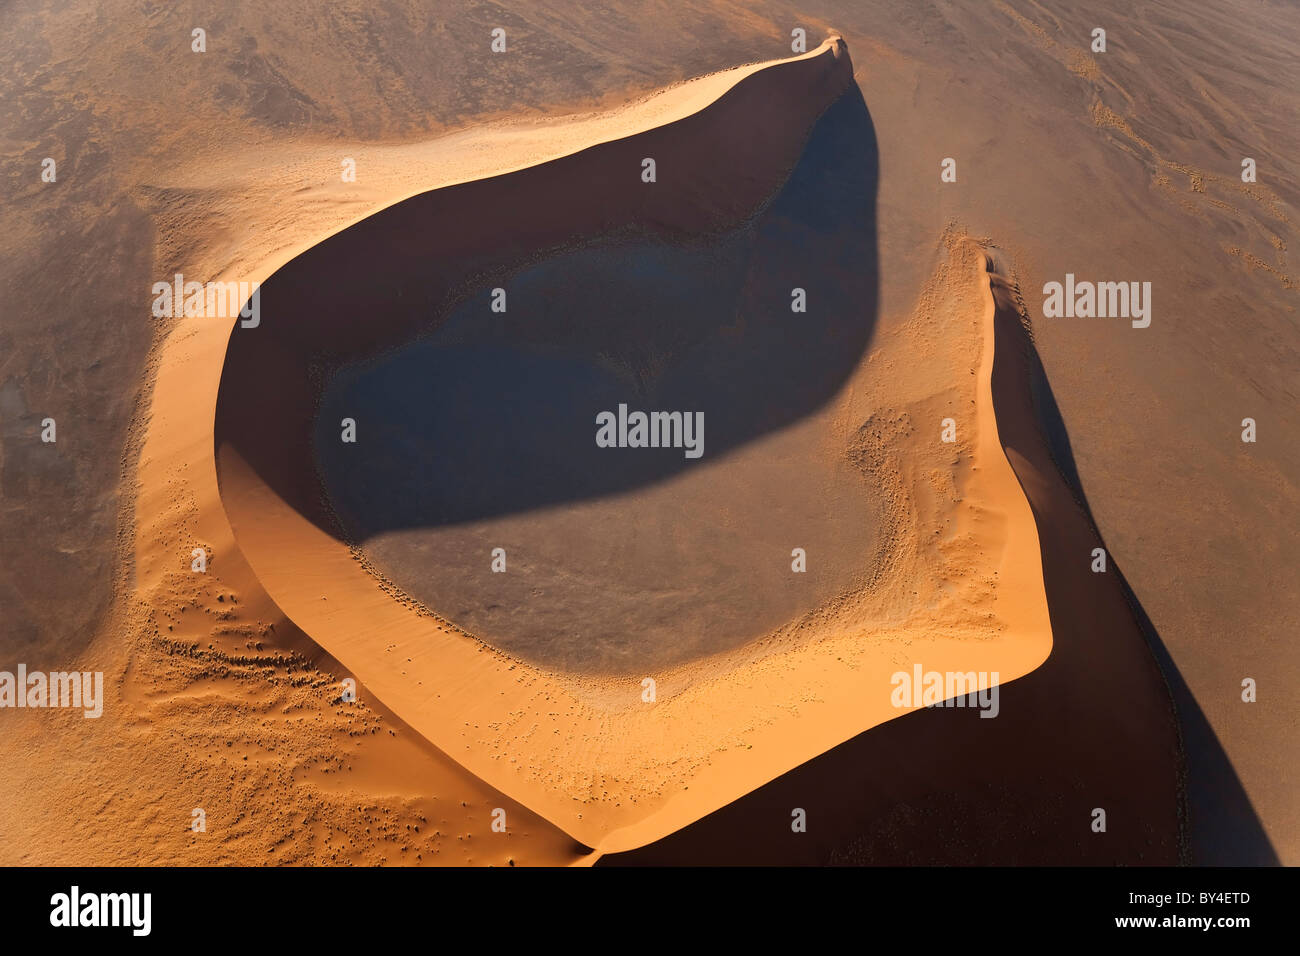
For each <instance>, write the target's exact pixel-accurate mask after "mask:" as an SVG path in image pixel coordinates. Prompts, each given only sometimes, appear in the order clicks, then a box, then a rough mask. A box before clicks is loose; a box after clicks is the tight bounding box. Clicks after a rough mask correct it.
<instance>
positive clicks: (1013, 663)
mask: <svg viewBox="0 0 1300 956" xmlns="http://www.w3.org/2000/svg"><path fill="white" fill-rule="evenodd" d="M77 6H78V5H76V4H74V5H73V7H77ZM1204 6H1205V10H1204V11H1203V12H1202V13H1201V14H1199V15H1197V16H1192V15H1191V14H1189V13H1188V12H1186V11H1184V10H1181V9H1180V8H1179V7H1177V6H1176V5H1168V4H1159V3H1144V4H1139V5H1136V6H1133V5H1128V4H1117V3H1116V4H1088V5H1087V6H1086V8H1080V7H1079V6H1078V5H1073V4H1064V3H1060V4H1056V3H1044V2H1029V0H1026V2H1014V3H1001V2H999V3H993V4H987V5H986V4H930V3H922V4H911V3H860V4H859V3H855V4H839V3H823V4H813V5H809V6H807V7H801V6H796V5H786V4H780V3H776V4H762V5H759V6H756V7H752V8H750V7H745V8H740V7H733V6H730V5H722V4H718V5H713V4H696V3H686V4H681V5H673V6H672V7H671V8H669V7H663V8H654V9H651V10H644V11H638V12H637V13H636V14H635V15H631V14H630V13H629V12H627V11H615V12H614V14H612V15H611V14H608V12H607V15H603V16H591V15H589V14H588V13H586V12H584V11H579V10H576V9H566V8H565V6H564V5H555V6H551V5H547V4H539V5H535V6H532V5H530V7H529V8H528V9H527V10H526V11H525V10H519V11H515V12H510V13H509V15H508V16H505V14H504V13H503V14H502V16H504V17H505V19H503V21H502V22H501V23H497V22H496V20H495V19H492V20H491V22H489V20H488V19H484V17H485V16H487V14H485V13H484V12H483V11H481V10H479V9H477V8H475V7H473V6H471V5H463V6H462V5H458V4H452V5H450V6H445V5H440V6H439V7H438V8H437V10H436V11H435V10H434V9H433V8H430V7H427V6H425V5H423V4H416V3H411V4H398V5H395V6H393V7H390V8H385V9H384V10H383V11H382V12H380V11H370V10H368V9H365V8H361V7H356V8H353V7H350V6H341V7H334V8H331V10H330V12H329V13H328V15H324V16H322V15H320V14H319V11H318V10H316V8H315V7H314V6H313V5H311V4H306V3H303V4H287V5H277V6H275V7H269V8H263V7H259V6H256V5H252V4H234V5H231V6H230V7H229V8H228V9H225V10H223V12H222V13H220V14H219V15H213V14H211V13H209V12H207V11H203V10H198V9H190V8H188V7H187V6H186V5H184V4H181V5H176V6H168V7H155V6H152V5H149V4H135V3H126V2H119V3H103V4H86V5H84V16H80V17H79V16H77V15H76V11H72V10H60V11H55V10H53V9H49V8H47V7H48V5H47V4H44V3H38V2H32V3H17V4H13V5H11V6H9V7H7V8H6V9H5V11H4V12H3V13H0V26H3V27H4V28H5V33H6V34H7V35H8V36H9V37H10V39H9V40H6V41H5V42H4V43H3V44H0V65H2V66H3V67H4V69H3V73H2V77H3V78H2V79H0V83H2V84H3V86H2V87H0V96H3V98H4V99H5V101H6V102H8V103H11V104H13V109H12V110H10V111H8V114H7V117H6V119H5V120H4V121H3V127H0V128H2V129H3V131H4V136H3V144H4V145H3V151H4V154H5V158H6V167H7V177H6V196H7V200H8V201H7V202H6V205H5V225H6V228H5V230H4V232H3V237H0V243H3V244H4V245H3V251H4V252H5V265H4V266H3V267H0V275H3V278H4V291H5V301H6V312H5V316H6V317H5V321H4V323H3V326H0V336H2V337H3V341H2V342H0V344H2V345H3V350H2V351H0V354H2V355H3V358H0V435H2V436H3V445H2V446H0V479H2V480H0V489H2V491H3V500H2V501H0V540H2V541H3V553H4V556H5V557H4V561H3V564H2V566H0V595H3V597H4V600H3V606H4V608H5V611H6V624H5V628H4V631H3V639H2V641H0V645H2V646H3V647H4V650H5V653H6V660H8V661H10V663H7V664H0V667H10V666H11V665H12V663H14V662H17V661H26V662H27V664H28V666H29V667H31V668H44V669H48V670H56V669H62V668H72V667H74V666H75V667H78V668H83V669H94V670H102V671H104V672H105V675H106V681H107V685H106V686H107V688H108V695H107V700H106V702H105V708H104V716H103V717H102V718H99V719H97V720H85V719H83V718H82V717H81V716H80V715H79V714H76V713H64V712H59V711H55V710H49V711H38V710H29V711H17V710H5V711H2V712H0V719H3V720H4V721H5V722H6V727H5V730H6V733H5V734H4V735H3V736H0V754H3V759H4V762H5V766H6V768H7V769H9V772H8V773H7V775H6V784H5V787H6V792H5V794H4V800H3V803H2V807H3V809H0V821H2V822H0V832H3V833H4V834H5V837H4V839H3V840H0V861H2V862H5V863H18V862H24V863H42V864H48V863H115V862H136V863H244V864H247V863H255V864H261V863H359V864H377V863H387V864H395V863H407V864H424V865H433V864H445V863H451V864H465V863H473V864H495V865H513V864H530V863H531V864H556V863H570V862H578V863H591V862H601V863H612V864H627V863H691V862H711V863H712V862H749V863H780V862H796V863H828V862H829V863H921V864H926V863H1102V864H1112V863H1128V864H1145V863H1168V862H1174V863H1177V862H1184V863H1276V862H1279V861H1281V862H1291V863H1293V862H1295V859H1296V853H1297V842H1296V841H1297V828H1298V827H1300V820H1297V807H1296V801H1295V796H1294V787H1293V786H1291V780H1292V778H1293V773H1294V768H1295V765H1296V757H1297V752H1296V742H1295V741H1296V736H1295V733H1294V729H1295V726H1296V721H1297V711H1296V706H1297V705H1296V703H1295V702H1294V700H1293V699H1292V698H1291V696H1290V695H1289V694H1288V693H1287V692H1286V688H1287V687H1289V686H1290V683H1291V682H1293V680H1294V678H1295V677H1296V676H1297V675H1296V654H1295V652H1294V650H1293V648H1292V647H1291V646H1290V644H1289V640H1288V638H1289V636H1290V634H1291V633H1292V632H1293V631H1294V625H1295V624H1296V617H1297V602H1298V600H1300V596H1298V595H1297V592H1296V587H1295V583H1294V569H1295V567H1296V558H1297V554H1296V547H1297V545H1296V536H1295V534H1294V532H1295V515H1296V513H1297V512H1296V504H1297V476H1298V475H1300V468H1298V467H1297V461H1296V458H1295V456H1296V454H1297V452H1296V450H1295V443H1294V442H1292V441H1290V440H1289V436H1290V435H1292V434H1294V431H1293V426H1294V423H1295V407H1296V402H1295V398H1296V395H1295V369H1296V367H1297V355H1296V334H1295V325H1296V291H1295V284H1294V278H1293V273H1292V272H1291V269H1290V267H1289V265H1288V247H1289V245H1290V243H1291V242H1292V241H1293V238H1294V237H1293V236H1292V232H1293V231H1294V226H1293V222H1294V215H1295V205H1296V199H1297V196H1296V187H1295V182H1296V178H1295V173H1296V170H1295V168H1294V167H1295V163H1296V155H1297V152H1296V145H1297V144H1296V141H1295V140H1296V137H1295V124H1294V122H1293V120H1294V117H1295V115H1297V111H1296V107H1297V105H1300V104H1297V99H1298V98H1300V94H1297V92H1296V91H1297V90H1300V83H1297V82H1296V81H1297V80H1300V77H1297V75H1296V73H1297V69H1298V68H1297V66H1296V63H1297V59H1296V52H1297V50H1296V47H1297V45H1300V44H1298V41H1297V34H1298V33H1300V15H1297V14H1296V12H1295V10H1294V9H1293V8H1291V7H1288V6H1287V5H1285V4H1273V3H1263V4H1247V3H1236V2H1223V3H1219V2H1211V3H1207V4H1205V5H1204ZM305 19H307V20H311V21H312V22H314V23H315V24H316V26H315V28H314V31H313V32H312V33H310V34H309V33H305V32H304V31H302V29H301V24H302V22H303V21H304V20H305ZM190 21H194V22H193V23H191V22H190ZM201 21H204V22H206V23H207V29H208V34H209V37H210V40H209V48H208V51H207V52H206V53H203V54H194V53H191V52H190V49H189V31H190V29H191V27H192V26H194V25H199V24H200V22H201ZM88 22H89V23H93V24H94V25H95V26H94V28H93V29H88V28H87V26H86V24H87V23H88ZM494 26H504V27H505V28H506V30H507V33H508V35H509V37H510V48H509V52H507V53H505V54H501V55H498V56H495V57H494V56H493V55H492V54H491V53H490V52H489V50H488V32H489V31H490V30H491V29H492V27H494ZM1097 26H1102V27H1104V28H1105V29H1106V31H1107V35H1108V42H1109V49H1108V51H1107V52H1104V53H1097V52H1091V51H1090V49H1089V37H1090V33H1091V31H1092V30H1093V28H1094V27H1097ZM793 27H801V28H804V29H806V30H807V32H808V35H809V37H810V41H809V44H808V49H809V52H808V53H806V54H803V55H793V54H792V53H791V50H790V30H791V29H792V28H793ZM306 37H310V38H311V39H310V41H308V40H306V39H304V38H306ZM683 37H687V38H689V39H688V40H683ZM823 37H830V39H829V40H827V42H826V43H824V44H822V45H821V46H818V45H817V44H818V43H819V42H820V41H821V39H822V38H823ZM149 64H152V65H153V66H154V68H152V69H150V68H147V65H149ZM696 78H698V79H696ZM44 156H54V157H56V158H57V160H58V163H59V170H60V172H59V177H58V181H57V183H42V182H41V181H40V178H39V170H40V160H41V157H44ZM645 156H653V157H655V158H656V161H657V169H658V180H657V181H656V182H655V183H653V184H646V183H642V182H641V181H640V179H639V176H638V174H639V170H640V166H641V161H642V158H643V157H645ZM1247 156H1249V157H1253V158H1254V159H1255V160H1256V162H1257V164H1258V169H1259V180H1258V182H1257V183H1249V184H1247V183H1243V182H1242V181H1241V179H1240V170H1241V159H1242V157H1247ZM343 157H351V158H354V159H355V160H356V165H357V170H358V176H357V181H356V182H353V183H348V182H342V181H340V177H339V163H340V160H341V159H342V158H343ZM946 157H954V158H955V159H956V164H957V165H956V169H957V178H956V181H955V182H947V183H945V182H941V180H940V162H941V160H943V159H944V158H946ZM177 272H183V273H184V274H185V276H186V278H187V279H194V280H198V281H208V280H230V281H245V282H250V281H251V282H260V283H262V289H261V296H262V298H261V317H262V320H261V324H260V325H259V326H258V327H257V328H240V327H239V324H238V322H237V321H234V320H232V319H231V318H229V317H227V318H198V317H183V318H175V319H158V318H156V317H154V316H151V315H150V311H149V304H150V301H151V298H152V297H151V296H150V295H148V294H147V293H148V291H149V289H150V287H151V285H152V283H154V282H155V281H158V280H168V279H170V278H171V276H172V275H173V274H174V273H177ZM1066 273H1071V274H1074V275H1077V276H1079V277H1080V278H1091V279H1106V280H1109V279H1113V280H1128V279H1142V280H1147V281H1150V282H1151V283H1152V285H1153V288H1154V290H1155V291H1154V295H1153V302H1154V307H1153V316H1152V322H1151V325H1150V327H1148V328H1140V329H1139V328H1133V327H1131V326H1130V324H1129V323H1128V321H1126V320H1123V319H1074V318H1068V319H1067V318H1059V317H1048V316H1045V315H1044V313H1043V309H1042V296H1041V295H1040V294H1039V290H1040V289H1042V288H1043V286H1044V284H1045V283H1046V282H1049V281H1060V280H1061V279H1062V278H1063V277H1064V276H1065V274H1066ZM795 286H800V287H805V288H806V289H807V291H808V293H809V308H808V312H807V313H806V314H798V315H795V314H792V313H791V312H790V308H789V302H790V290H791V288H793V287H795ZM497 287H501V288H504V289H505V290H506V291H507V293H508V295H509V301H510V306H509V310H508V311H507V312H506V313H504V315H497V314H495V313H493V312H491V310H490V304H489V303H490V298H491V290H492V289H494V288H497ZM503 370H504V371H503ZM431 373H432V374H431ZM493 376H498V377H500V378H501V379H502V381H503V382H505V383H506V384H505V385H504V386H503V387H495V386H494V383H493ZM538 395H545V396H547V401H548V402H549V403H550V404H541V403H539V402H538V401H537V396H538ZM619 396H624V398H623V399H622V400H624V401H632V402H643V403H644V407H646V408H651V407H654V408H676V407H681V408H684V409H685V408H703V409H704V410H705V412H706V416H705V417H706V420H707V422H708V424H709V427H708V428H707V429H706V432H705V443H706V448H707V451H706V452H705V455H704V457H703V459H702V460H701V461H700V462H692V461H691V460H689V459H685V458H684V456H682V455H681V452H680V449H662V450H656V451H658V452H662V454H656V455H655V456H653V457H647V458H646V459H645V460H644V461H643V462H637V463H635V464H634V465H629V464H628V462H627V460H626V459H619V458H618V457H617V456H615V457H613V458H611V457H610V456H611V455H614V453H613V452H609V451H607V450H599V449H593V447H592V446H591V445H590V444H587V443H588V442H590V436H591V433H592V431H593V430H594V426H593V425H592V424H591V423H590V422H589V421H588V420H587V419H589V418H590V414H591V412H589V411H588V409H590V410H591V411H594V410H595V409H596V408H605V407H614V404H616V401H617V400H618V399H619ZM351 408H361V409H363V410H364V411H363V412H362V413H359V414H358V415H357V419H358V426H359V433H360V435H361V439H360V444H359V445H358V448H363V449H364V448H368V449H369V451H368V452H367V455H368V457H366V458H365V459H364V460H362V461H357V460H355V459H354V460H349V459H347V458H346V457H343V456H344V454H345V453H346V451H348V450H349V449H345V448H341V447H340V446H339V444H338V443H337V436H338V426H337V425H336V424H335V423H336V422H337V421H338V419H339V417H340V416H341V415H343V414H344V413H345V411H346V410H348V409H351ZM579 410H582V416H581V417H583V418H584V421H583V422H582V424H581V427H580V428H579V429H578V430H577V431H576V433H575V432H571V431H568V430H567V429H568V426H567V425H566V424H565V423H566V422H568V421H569V420H571V419H573V418H574V416H575V415H576V414H577V412H578V411H579ZM47 415H48V416H52V417H54V418H56V419H57V421H58V427H59V440H58V442H57V444H53V445H49V444H44V443H41V442H40V439H39V434H40V431H41V428H42V425H41V420H42V419H43V418H45V417H46V416H47ZM1247 416H1249V417H1251V418H1253V419H1255V420H1256V421H1257V422H1258V423H1259V429H1260V438H1259V441H1258V442H1257V443H1253V444H1245V443H1243V442H1242V441H1241V440H1240V437H1239V436H1240V431H1241V424H1240V422H1241V420H1242V419H1243V418H1244V417H1247ZM945 419H951V420H952V421H953V422H954V423H955V428H956V440H955V441H953V442H943V441H941V440H940V439H939V435H940V431H941V427H942V426H941V422H943V421H944V420H945ZM412 435H414V436H415V438H414V439H412V438H411V436H412ZM474 435H479V436H482V435H491V436H493V437H492V440H491V441H484V440H480V441H479V442H477V443H476V444H475V445H474V447H473V449H472V451H470V452H468V453H467V452H464V451H460V450H458V449H457V447H456V446H457V445H461V446H463V445H465V444H467V443H468V441H469V438H470V436H474ZM575 436H576V437H575ZM367 442H371V444H369V445H368V444H367ZM530 442H531V443H532V444H530ZM566 442H569V443H570V444H567V445H566ZM557 449H558V451H557ZM351 450H356V449H351ZM606 462H608V464H606ZM647 466H648V467H647ZM710 525H712V527H711V526H710ZM627 529H637V531H636V533H635V534H633V533H630V532H629V531H628V530H627ZM796 538H797V540H795V539H796ZM497 546H501V547H504V548H505V551H506V553H507V555H508V560H509V562H510V568H509V571H508V572H507V573H505V574H494V573H493V572H491V570H490V569H489V562H490V560H491V559H490V551H491V549H492V548H493V547H497ZM798 546H802V547H805V548H806V549H807V553H808V559H809V560H808V572H807V573H806V574H803V575H793V574H790V573H789V570H790V561H791V549H792V548H794V547H798ZM1097 547H1103V548H1105V549H1106V551H1107V557H1108V560H1109V567H1108V570H1107V572H1105V573H1103V574H1096V573H1094V572H1092V571H1091V570H1090V568H1089V562H1090V560H1091V555H1092V553H1093V549H1094V548H1097ZM194 548H202V549H204V552H205V554H206V555H208V565H207V569H206V571H205V572H204V573H203V574H196V573H194V572H193V571H192V566H191V561H192V557H191V555H192V549H194ZM638 578H644V579H645V580H644V582H642V581H641V580H638ZM914 666H920V667H923V668H925V669H935V670H940V671H950V672H953V671H955V672H974V673H978V674H996V675H997V677H996V679H995V680H994V681H990V682H988V683H996V684H997V685H998V691H999V695H1000V712H999V715H998V718H997V719H995V720H982V719H980V717H979V715H978V714H977V713H972V712H971V711H969V710H963V709H953V708H935V709H926V708H917V707H901V708H900V707H897V706H895V705H894V704H893V703H892V702H891V699H890V689H891V688H890V676H891V674H894V673H896V672H898V671H910V670H911V669H912V668H913V667H914ZM648 677H649V678H653V679H654V681H655V691H656V696H655V700H654V701H653V702H649V701H647V700H645V699H644V697H643V694H644V685H643V683H642V682H643V680H644V679H645V678H648ZM346 678H351V679H353V680H355V681H356V684H357V697H358V699H357V700H356V701H355V702H353V701H351V700H349V699H347V698H346V696H345V695H346V686H347V685H345V684H344V683H343V682H344V680H345V679H346ZM1244 678H1254V679H1256V680H1257V681H1258V682H1259V699H1258V700H1257V701H1256V702H1254V703H1245V702H1243V701H1242V699H1241V683H1242V680H1243V679H1244ZM983 686H985V687H986V688H987V684H985V685H983ZM1096 807H1104V808H1106V810H1107V813H1108V815H1109V820H1110V825H1109V829H1108V831H1107V832H1106V833H1104V834H1098V833H1095V832H1092V831H1091V830H1090V828H1089V822H1090V821H1089V815H1090V813H1091V812H1092V811H1093V808H1096ZM195 808H203V809H204V811H205V814H206V819H207V829H206V831H205V832H195V831H194V830H193V829H192V828H191V820H192V814H193V810H194V809H195ZM792 808H801V809H803V810H805V811H806V813H807V816H808V820H809V826H808V830H807V832H806V833H797V832H793V831H792V829H791V826H790V819H791V812H792ZM498 810H502V811H504V817H505V819H506V820H507V821H508V826H507V828H506V830H505V832H504V833H500V832H496V831H495V830H493V828H492V823H493V820H494V811H498ZM56 833H57V834H59V839H57V840H55V839H51V834H56Z"/></svg>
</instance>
